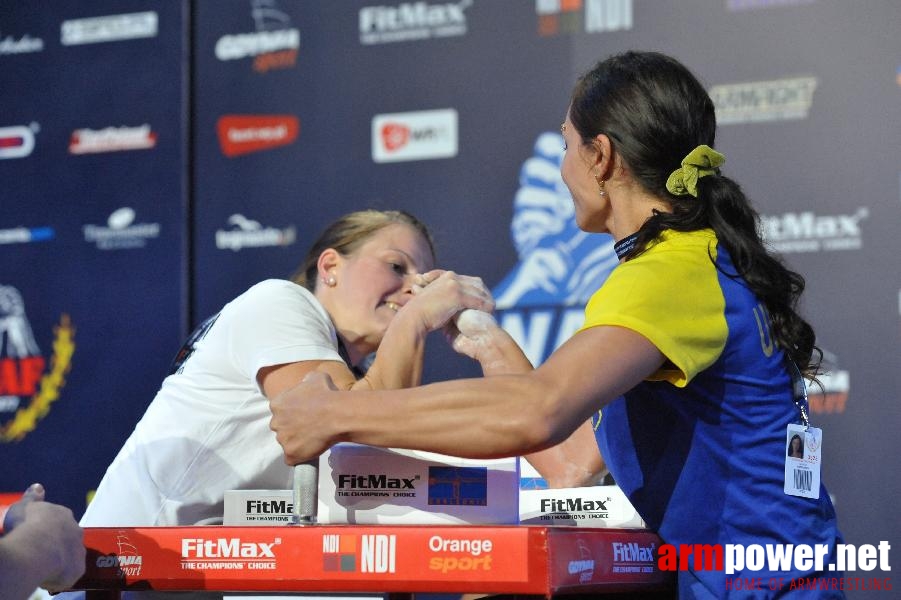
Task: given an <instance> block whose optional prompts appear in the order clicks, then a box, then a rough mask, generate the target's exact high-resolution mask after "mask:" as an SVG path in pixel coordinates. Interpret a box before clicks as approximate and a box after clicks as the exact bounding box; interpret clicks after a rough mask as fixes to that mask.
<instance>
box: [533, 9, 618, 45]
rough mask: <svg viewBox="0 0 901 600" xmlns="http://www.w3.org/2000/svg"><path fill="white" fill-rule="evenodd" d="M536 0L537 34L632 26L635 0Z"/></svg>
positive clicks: (601, 30)
mask: <svg viewBox="0 0 901 600" xmlns="http://www.w3.org/2000/svg"><path fill="white" fill-rule="evenodd" d="M582 8H583V4H582V2H571V1H567V0H536V2H535V13H536V14H537V15H538V35H542V36H551V35H558V34H561V33H567V34H573V33H580V32H582V31H584V32H586V33H603V32H609V31H627V30H630V29H632V26H633V19H632V0H585V3H584V10H581V11H580V9H582Z"/></svg>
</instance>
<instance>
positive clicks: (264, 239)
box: [216, 213, 297, 252]
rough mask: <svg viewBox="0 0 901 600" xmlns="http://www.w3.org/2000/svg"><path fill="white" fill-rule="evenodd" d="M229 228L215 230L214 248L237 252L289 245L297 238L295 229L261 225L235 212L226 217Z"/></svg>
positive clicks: (292, 227)
mask: <svg viewBox="0 0 901 600" xmlns="http://www.w3.org/2000/svg"><path fill="white" fill-rule="evenodd" d="M228 225H229V227H230V228H231V229H217V230H216V248H218V249H219V250H231V251H233V252H237V251H239V250H241V249H243V248H266V247H278V246H290V245H291V244H293V243H294V241H295V240H296V239H297V229H296V228H295V227H294V226H293V225H291V226H289V227H285V228H284V229H276V228H275V227H263V226H262V225H261V224H260V223H259V222H258V221H254V220H251V219H248V218H246V217H245V216H244V215H242V214H239V213H235V214H233V215H232V216H230V217H229V218H228Z"/></svg>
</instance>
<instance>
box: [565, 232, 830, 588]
mask: <svg viewBox="0 0 901 600" xmlns="http://www.w3.org/2000/svg"><path fill="white" fill-rule="evenodd" d="M600 325H613V326H619V327H625V328H628V329H631V330H633V331H636V332H637V333H640V334H641V335H643V336H644V337H646V338H647V339H648V340H650V341H651V342H652V343H653V344H654V345H655V346H656V347H657V348H658V349H659V350H660V351H661V352H662V353H663V354H664V356H665V357H666V358H667V362H666V363H665V365H664V366H663V368H661V369H660V370H659V371H657V372H656V373H654V374H653V375H652V376H651V377H649V378H648V379H647V380H645V381H644V382H642V383H641V384H639V385H638V386H636V387H635V388H634V389H632V390H630V391H629V392H628V393H626V394H625V395H624V396H623V397H621V398H619V399H617V400H616V401H614V402H613V403H611V404H610V405H608V406H606V407H605V408H604V409H603V411H602V413H601V417H600V423H599V427H598V430H597V437H598V444H599V447H600V450H601V454H602V455H603V456H604V458H605V460H606V462H607V465H608V467H609V469H610V471H611V473H612V474H613V477H614V478H615V479H616V483H617V484H618V485H619V486H620V487H621V488H622V489H623V491H624V492H625V493H626V494H627V496H628V497H629V498H630V500H631V501H632V503H633V505H634V506H635V508H636V510H637V511H638V512H639V514H641V516H642V518H643V519H644V520H645V521H646V522H647V523H648V526H649V527H651V528H652V529H655V530H657V531H658V533H659V535H660V537H661V538H663V540H664V541H665V542H666V543H669V544H674V545H678V544H722V545H723V546H725V545H726V544H744V545H746V546H747V545H750V544H767V543H771V544H810V545H813V544H819V543H824V544H828V545H829V547H830V555H829V557H827V559H830V560H831V559H833V558H834V550H835V544H836V542H838V541H840V540H841V538H840V534H839V532H838V529H837V526H836V517H835V511H834V509H833V507H832V503H831V502H830V500H829V496H828V494H827V492H826V490H825V488H823V489H821V490H820V498H819V500H812V499H807V498H800V497H796V496H789V495H786V494H785V493H784V491H783V483H784V461H785V454H786V453H785V443H784V442H785V437H786V427H787V425H788V424H789V423H800V411H799V409H798V407H797V405H796V404H795V402H794V398H793V392H792V381H791V375H790V373H789V371H788V369H787V363H786V358H785V356H784V355H783V353H782V351H781V350H780V349H779V348H778V346H776V344H775V343H774V341H773V338H772V336H771V333H770V323H769V319H768V316H767V312H766V310H765V309H764V308H763V305H762V304H761V303H760V302H759V300H758V299H757V298H756V297H755V295H754V293H753V292H752V291H751V290H750V289H749V288H748V286H747V284H746V283H745V282H744V280H743V279H742V278H740V277H738V276H737V275H736V274H735V268H734V266H733V265H732V262H731V259H730V257H729V255H728V252H727V251H726V250H725V249H724V248H723V247H722V246H721V245H719V244H718V243H717V239H716V235H715V234H714V232H713V231H711V230H702V231H694V232H687V233H686V232H675V231H667V232H664V234H663V235H662V236H661V238H660V239H659V240H657V242H655V243H654V244H653V245H651V246H650V247H649V248H648V249H647V250H646V251H645V252H644V253H642V254H640V255H639V256H637V257H635V258H633V259H631V260H629V261H627V262H624V263H622V264H621V265H619V266H617V267H616V268H615V269H614V270H613V272H612V273H611V274H610V277H609V278H608V279H607V281H606V282H605V283H604V285H603V286H602V287H601V288H600V289H599V290H598V291H597V292H596V293H595V294H594V296H592V298H591V299H590V300H589V302H588V304H587V306H586V309H585V324H584V326H583V328H582V329H586V328H589V327H596V326H600ZM828 562H829V561H828V560H827V563H826V564H828ZM815 575H816V574H812V573H803V572H778V573H769V572H767V571H754V572H751V571H748V572H747V573H736V574H734V575H730V577H742V576H743V577H764V578H766V577H770V576H772V577H783V578H784V579H785V581H786V582H787V581H788V580H789V578H793V577H805V576H806V577H810V576H815ZM826 575H828V576H830V577H838V576H840V574H839V573H831V572H830V573H827V574H826ZM725 578H726V576H725V574H724V573H723V572H721V571H719V572H717V571H708V572H688V573H680V577H679V580H680V582H679V585H680V598H683V597H685V598H706V597H715V598H723V597H727V596H728V595H729V591H728V589H727V585H726V581H725ZM793 597H794V596H793ZM813 597H817V598H826V597H843V596H842V595H841V592H836V596H828V595H822V593H818V594H815V595H814V596H813Z"/></svg>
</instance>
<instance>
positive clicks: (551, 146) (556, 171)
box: [492, 132, 619, 366]
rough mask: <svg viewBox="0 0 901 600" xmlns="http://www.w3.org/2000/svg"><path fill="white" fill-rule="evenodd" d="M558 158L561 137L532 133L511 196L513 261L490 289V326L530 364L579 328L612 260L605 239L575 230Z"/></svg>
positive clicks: (609, 240) (614, 261)
mask: <svg viewBox="0 0 901 600" xmlns="http://www.w3.org/2000/svg"><path fill="white" fill-rule="evenodd" d="M562 160H563V137H562V136H561V135H560V134H559V133H550V132H548V133H542V134H541V135H539V136H538V139H537V141H536V142H535V147H534V154H533V156H531V157H529V158H528V159H526V161H525V162H524V163H523V165H522V168H521V169H520V173H519V189H518V190H517V191H516V194H515V196H514V199H513V222H512V223H511V224H510V230H511V233H512V236H513V243H514V244H515V246H516V251H517V254H518V255H519V262H518V263H516V265H514V266H513V268H512V269H511V270H510V272H509V273H508V274H507V275H506V276H505V277H504V278H503V279H502V280H501V282H500V283H498V284H497V286H495V288H494V289H493V290H492V293H493V294H494V297H495V301H496V305H497V311H496V316H497V318H498V323H500V325H501V327H503V328H504V329H505V330H506V331H507V333H509V334H510V335H511V336H512V337H513V339H514V340H516V342H517V343H518V344H519V346H520V347H521V348H522V349H523V351H524V352H525V354H526V356H528V358H529V360H530V361H532V364H533V365H536V366H537V365H539V364H541V363H542V362H544V360H545V359H546V358H547V357H548V356H549V355H550V354H551V352H553V351H554V350H555V349H556V348H557V347H559V346H560V345H561V344H562V343H563V342H565V341H566V340H567V339H569V337H570V336H572V334H573V333H575V332H576V330H578V329H579V327H581V326H582V323H583V322H584V307H585V303H586V302H587V301H588V299H589V298H590V297H591V295H592V294H593V293H594V292H595V291H596V290H597V289H598V288H600V287H601V284H602V283H603V282H604V281H605V280H606V279H607V276H608V275H609V274H610V272H611V271H612V270H613V268H614V267H615V266H616V265H617V264H618V262H619V261H618V259H617V258H616V254H615V253H614V252H613V238H612V237H610V236H609V235H606V234H603V235H598V234H589V233H586V232H584V231H581V230H580V229H579V227H578V225H576V221H575V212H574V209H573V201H572V197H571V196H570V193H569V190H568V189H567V187H566V185H565V184H564V183H563V178H562V177H561V175H560V163H561V161H562Z"/></svg>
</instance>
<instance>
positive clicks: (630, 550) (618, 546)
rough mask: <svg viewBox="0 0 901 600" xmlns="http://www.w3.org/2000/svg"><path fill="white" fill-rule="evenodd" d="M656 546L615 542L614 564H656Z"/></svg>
mask: <svg viewBox="0 0 901 600" xmlns="http://www.w3.org/2000/svg"><path fill="white" fill-rule="evenodd" d="M655 548H656V546H655V544H650V545H648V546H642V545H640V544H639V543H638V542H629V543H626V544H624V543H622V542H613V561H614V562H654V550H655Z"/></svg>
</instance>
